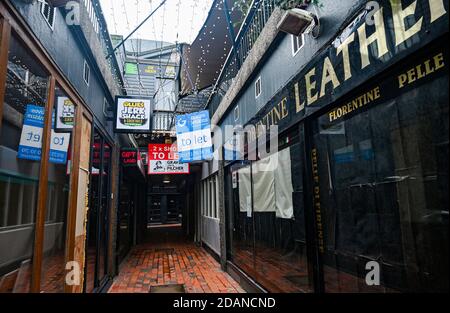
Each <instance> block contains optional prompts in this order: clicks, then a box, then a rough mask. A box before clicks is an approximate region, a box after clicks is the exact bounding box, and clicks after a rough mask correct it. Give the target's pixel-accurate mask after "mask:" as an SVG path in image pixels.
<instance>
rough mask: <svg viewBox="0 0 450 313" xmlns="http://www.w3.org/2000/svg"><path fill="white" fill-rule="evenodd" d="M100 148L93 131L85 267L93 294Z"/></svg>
mask: <svg viewBox="0 0 450 313" xmlns="http://www.w3.org/2000/svg"><path fill="white" fill-rule="evenodd" d="M101 146H102V139H101V137H100V135H99V134H98V132H97V131H96V130H95V131H94V142H93V157H92V170H91V174H92V175H91V187H90V198H91V199H90V208H89V217H88V235H87V251H86V255H87V266H86V292H88V293H91V292H93V290H94V288H95V287H98V284H97V282H96V274H95V271H96V263H97V249H98V238H99V235H98V216H99V186H100V170H101Z"/></svg>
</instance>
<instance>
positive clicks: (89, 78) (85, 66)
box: [83, 60, 91, 86]
mask: <svg viewBox="0 0 450 313" xmlns="http://www.w3.org/2000/svg"><path fill="white" fill-rule="evenodd" d="M86 68H87V69H88V70H89V73H88V74H89V75H88V76H87V80H86ZM83 80H84V82H85V83H86V85H88V86H89V82H90V80H91V67H90V66H89V64H88V63H87V61H86V60H84V66H83Z"/></svg>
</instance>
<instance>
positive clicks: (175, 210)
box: [147, 194, 183, 227]
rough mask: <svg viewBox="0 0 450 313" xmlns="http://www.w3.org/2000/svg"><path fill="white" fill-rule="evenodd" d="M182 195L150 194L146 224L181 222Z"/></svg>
mask: <svg viewBox="0 0 450 313" xmlns="http://www.w3.org/2000/svg"><path fill="white" fill-rule="evenodd" d="M182 203H183V201H182V196H181V195H180V194H173V195H170V194H166V195H158V194H150V195H149V206H148V213H147V217H148V220H147V223H148V225H149V226H150V227H151V226H155V225H166V224H181V217H182Z"/></svg>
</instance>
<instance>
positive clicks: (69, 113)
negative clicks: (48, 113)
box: [55, 97, 75, 132]
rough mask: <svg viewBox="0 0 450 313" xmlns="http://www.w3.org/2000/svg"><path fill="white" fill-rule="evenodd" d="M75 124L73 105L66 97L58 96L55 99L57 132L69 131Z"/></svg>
mask: <svg viewBox="0 0 450 313" xmlns="http://www.w3.org/2000/svg"><path fill="white" fill-rule="evenodd" d="M74 125H75V105H74V104H73V102H72V101H71V100H70V99H69V98H67V97H58V98H57V101H56V126H55V131H57V132H71V131H72V129H73V126H74Z"/></svg>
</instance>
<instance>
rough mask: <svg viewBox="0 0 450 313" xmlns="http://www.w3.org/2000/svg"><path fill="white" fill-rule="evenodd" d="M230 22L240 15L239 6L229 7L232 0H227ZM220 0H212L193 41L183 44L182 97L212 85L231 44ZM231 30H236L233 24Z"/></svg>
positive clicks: (236, 20) (232, 3)
mask: <svg viewBox="0 0 450 313" xmlns="http://www.w3.org/2000/svg"><path fill="white" fill-rule="evenodd" d="M226 1H227V6H228V9H229V13H230V19H231V23H232V25H237V24H238V23H237V22H238V21H240V20H241V19H242V13H241V12H239V11H238V10H233V11H231V8H232V7H233V5H234V2H235V1H233V0H226ZM228 25H229V24H228V21H227V17H226V11H225V9H224V5H223V0H215V1H214V2H213V4H212V7H211V10H210V12H209V15H208V17H207V19H206V22H205V24H204V25H203V27H202V29H201V30H200V32H199V34H198V36H197V38H196V39H195V40H194V42H193V43H192V45H190V46H189V45H183V46H182V53H181V54H182V62H181V72H180V76H181V77H180V78H181V79H180V84H181V86H180V96H181V97H184V96H187V95H189V94H192V93H194V92H196V91H201V90H203V89H205V88H207V87H209V86H211V85H213V84H214V83H215V82H216V80H217V78H218V77H219V74H220V71H221V69H222V66H223V64H224V63H225V61H226V59H227V56H228V53H229V52H230V49H231V47H232V45H233V43H232V39H231V32H230V29H229V27H228ZM232 28H233V33H235V34H236V33H237V29H235V26H233V27H232Z"/></svg>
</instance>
